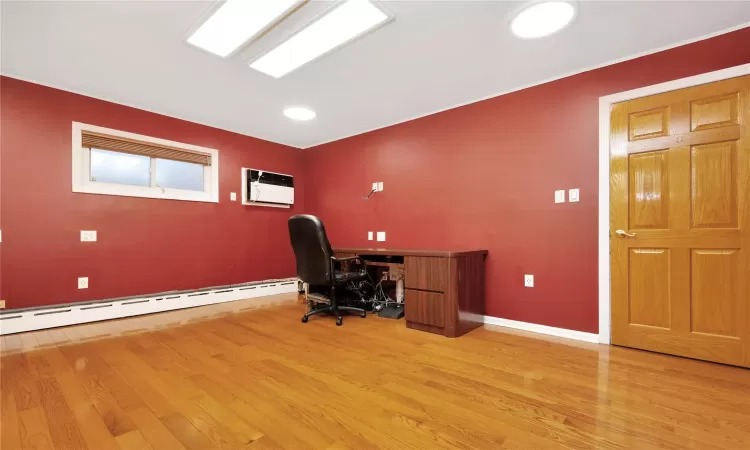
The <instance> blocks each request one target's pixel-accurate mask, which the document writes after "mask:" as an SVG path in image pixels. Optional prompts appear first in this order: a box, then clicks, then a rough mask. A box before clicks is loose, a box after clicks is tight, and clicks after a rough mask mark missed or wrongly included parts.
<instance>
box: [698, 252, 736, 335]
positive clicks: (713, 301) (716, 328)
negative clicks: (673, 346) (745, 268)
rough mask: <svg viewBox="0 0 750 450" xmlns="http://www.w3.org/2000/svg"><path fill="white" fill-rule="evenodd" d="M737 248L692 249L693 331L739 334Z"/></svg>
mask: <svg viewBox="0 0 750 450" xmlns="http://www.w3.org/2000/svg"><path fill="white" fill-rule="evenodd" d="M738 256H739V252H738V251H737V250H693V254H692V261H691V264H690V267H691V274H690V278H691V284H692V290H691V296H692V301H691V307H692V310H691V312H690V313H691V314H690V317H691V321H692V323H691V327H690V330H691V331H692V332H696V333H708V334H716V335H719V336H727V337H735V338H739V337H740V335H739V333H738V331H739V330H740V328H742V326H741V324H740V323H738V322H737V319H738V317H740V316H739V315H738V314H737V313H738V311H737V304H738V296H739V292H738V291H737V288H738V280H737V277H738V275H739V274H738V273H737V266H738V262H739V261H738V260H739V258H738Z"/></svg>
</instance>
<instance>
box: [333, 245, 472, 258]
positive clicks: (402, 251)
mask: <svg viewBox="0 0 750 450" xmlns="http://www.w3.org/2000/svg"><path fill="white" fill-rule="evenodd" d="M333 251H334V253H353V254H357V255H392V256H437V257H443V258H453V257H456V256H466V255H486V254H487V250H428V249H418V248H365V247H350V248H345V247H334V249H333Z"/></svg>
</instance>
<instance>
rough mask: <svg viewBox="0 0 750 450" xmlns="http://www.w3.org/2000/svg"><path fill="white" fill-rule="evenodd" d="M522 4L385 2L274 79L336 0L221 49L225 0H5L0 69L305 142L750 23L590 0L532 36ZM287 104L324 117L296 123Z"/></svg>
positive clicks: (709, 12)
mask: <svg viewBox="0 0 750 450" xmlns="http://www.w3.org/2000/svg"><path fill="white" fill-rule="evenodd" d="M269 1H271V0H269ZM521 3H523V2H517V1H515V2H504V1H385V2H380V4H381V5H383V6H384V7H385V8H386V9H387V10H388V11H390V12H391V13H392V14H393V15H394V16H395V20H394V21H392V22H391V23H389V24H387V25H386V26H384V27H382V28H380V29H378V30H376V31H375V32H373V33H371V34H368V35H365V36H364V37H362V38H360V39H358V40H356V41H354V42H353V43H350V44H348V45H346V46H345V47H343V48H340V49H339V50H337V51H334V52H333V53H331V54H329V55H326V56H324V57H323V58H321V59H319V60H317V61H314V62H312V63H310V64H308V65H306V66H304V67H302V68H301V69H298V70H296V71H294V72H292V73H291V74H290V75H287V76H286V77H283V78H281V79H274V78H271V77H268V76H266V75H263V74H261V73H258V72H256V71H254V70H252V69H250V68H249V67H248V66H247V63H248V61H249V60H250V59H252V58H253V56H255V55H257V54H258V53H260V52H262V51H263V50H265V49H268V48H270V47H272V46H273V45H274V44H275V43H278V42H280V41H281V40H283V39H284V38H285V37H286V36H288V35H290V34H291V33H293V32H294V31H296V30H297V29H299V27H301V26H302V25H303V24H305V23H307V22H308V21H309V20H311V18H313V17H315V16H316V15H317V14H319V13H320V12H321V11H323V10H325V9H326V8H328V7H330V3H329V2H321V1H311V2H309V3H308V4H306V5H305V6H304V7H302V8H301V9H300V10H299V11H297V12H296V13H295V14H293V15H292V16H291V17H290V18H289V19H287V20H286V21H284V22H282V24H281V25H279V26H278V27H276V28H274V29H273V30H272V31H271V32H270V33H268V34H266V35H265V36H263V37H262V38H261V39H260V40H258V41H257V42H254V43H251V44H250V45H247V46H246V47H245V48H243V49H242V50H241V51H239V52H237V53H236V54H235V55H234V56H232V57H231V58H229V59H228V60H222V59H221V58H219V57H216V56H213V55H211V54H208V53H206V52H203V51H200V50H197V49H195V48H193V47H191V46H189V45H188V44H186V43H185V39H186V38H187V33H188V31H189V30H190V29H193V28H194V27H195V26H196V25H197V24H198V23H199V22H200V21H201V19H202V18H203V17H205V14H206V13H207V12H208V11H210V10H211V8H213V7H214V5H215V3H214V2H210V1H209V2H206V1H2V3H0V5H1V7H2V10H1V11H0V14H1V23H0V25H1V28H0V30H1V33H2V35H1V39H2V40H1V41H0V42H1V44H0V45H1V47H0V51H1V52H2V53H0V56H1V59H0V70H1V71H2V73H3V74H5V75H9V76H12V77H16V78H21V79H25V80H29V81H33V82H36V83H40V84H45V85H49V86H53V87H57V88H60V89H65V90H69V91H73V92H77V93H81V94H85V95H89V96H92V97H97V98H102V99H105V100H109V101H113V102H117V103H122V104H126V105H130V106H135V107H138V108H142V109H146V110H150V111H154V112H157V113H161V114H165V115H169V116H174V117H179V118H182V119H186V120H190V121H194V122H199V123H203V124H207V125H211V126H215V127H218V128H223V129H226V130H231V131H235V132H238V133H242V134H246V135H250V136H255V137H259V138H262V139H267V140H269V141H274V142H279V143H282V144H287V145H291V146H295V147H300V148H307V147H311V146H314V145H317V144H321V143H324V142H329V141H333V140H336V139H341V138H343V137H347V136H351V135H354V134H359V133H362V132H365V131H369V130H372V129H376V128H381V127H385V126H388V125H392V124H394V123H398V122H402V121H405V120H409V119H412V118H415V117H418V116H423V115H427V114H430V113H433V112H436V111H439V110H443V109H448V108H451V107H453V106H457V105H460V104H465V103H469V102H472V101H476V100H479V99H482V98H486V97H491V96H493V95H496V94H499V93H502V92H507V91H510V90H513V89H517V88H519V87H522V86H527V85H530V84H534V83H538V82H540V81H543V80H548V79H550V78H555V77H559V76H562V75H565V74H570V73H574V72H577V71H581V70H584V69H587V68H591V67H594V66H599V65H603V64H606V63H609V62H612V61H615V60H618V59H621V58H627V57H630V56H633V55H636V54H639V53H642V52H648V51H652V50H655V49H658V48H662V47H665V46H670V45H674V44H676V43H679V42H682V41H685V40H691V39H695V38H698V37H702V36H705V35H708V34H711V33H715V32H718V31H721V30H726V29H728V28H732V27H737V26H739V25H742V24H746V25H747V24H748V22H750V2H748V1H728V2H724V1H684V2H683V1H677V2H675V1H598V2H591V1H581V2H580V3H579V12H578V16H577V18H576V19H575V21H574V22H573V23H572V25H570V26H569V27H568V28H566V29H565V30H563V31H562V32H560V33H557V34H555V35H553V36H551V37H548V38H542V39H538V40H521V39H517V38H515V37H514V36H513V35H511V33H510V31H509V29H508V23H507V20H508V18H507V16H508V13H509V11H511V10H513V9H514V8H516V7H517V6H518V5H519V4H521ZM290 105H307V106H309V107H311V108H312V109H314V110H315V111H316V112H317V114H318V117H317V119H316V120H313V121H311V122H304V123H299V122H293V121H291V120H289V119H287V118H286V117H284V115H283V114H282V110H283V108H284V107H286V106H290Z"/></svg>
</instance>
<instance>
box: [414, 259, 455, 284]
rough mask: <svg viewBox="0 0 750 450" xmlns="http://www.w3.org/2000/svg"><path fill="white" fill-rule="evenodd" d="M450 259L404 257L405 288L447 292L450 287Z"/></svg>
mask: <svg viewBox="0 0 750 450" xmlns="http://www.w3.org/2000/svg"><path fill="white" fill-rule="evenodd" d="M449 261H450V258H436V257H425V256H406V257H404V287H405V288H406V289H421V290H425V291H435V292H445V288H446V287H447V286H448V262H449Z"/></svg>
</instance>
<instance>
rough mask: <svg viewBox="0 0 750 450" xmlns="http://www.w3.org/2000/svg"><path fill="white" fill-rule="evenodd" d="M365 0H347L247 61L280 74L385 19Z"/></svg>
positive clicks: (273, 74) (381, 13) (299, 65)
mask: <svg viewBox="0 0 750 450" xmlns="http://www.w3.org/2000/svg"><path fill="white" fill-rule="evenodd" d="M389 19H390V17H389V16H388V15H387V14H386V13H385V12H383V11H382V10H380V9H379V8H378V7H377V6H375V5H373V4H372V3H370V2H369V1H368V0H349V1H347V2H346V3H343V4H342V5H341V6H338V7H336V8H335V9H333V10H332V11H331V12H329V13H327V14H326V15H324V16H323V17H321V18H320V19H319V20H317V21H315V22H313V23H312V24H310V25H308V26H307V28H304V29H303V30H302V31H300V32H299V33H297V34H295V35H294V36H292V37H291V38H289V39H288V40H286V41H285V42H283V43H282V44H281V45H279V46H278V47H276V48H274V49H273V50H271V51H270V52H268V53H266V54H265V55H263V56H261V57H260V58H258V59H257V60H255V61H254V62H253V63H251V64H250V67H252V68H253V69H255V70H258V71H260V72H263V73H265V74H268V75H271V76H272V77H275V78H279V77H282V76H284V75H286V74H288V73H289V72H291V71H293V70H295V69H297V68H299V67H301V66H303V65H305V64H307V63H308V62H310V61H312V60H314V59H316V58H318V57H320V56H322V55H324V54H326V53H328V52H329V51H331V50H333V49H335V48H337V47H340V46H341V45H343V44H345V43H347V42H349V41H351V40H352V39H354V38H356V37H357V36H360V35H362V34H363V33H365V32H367V31H369V30H371V29H373V28H375V27H376V26H378V25H380V24H382V23H384V22H386V21H388V20H389Z"/></svg>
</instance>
